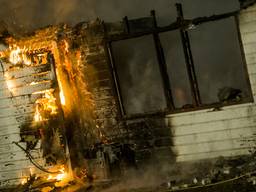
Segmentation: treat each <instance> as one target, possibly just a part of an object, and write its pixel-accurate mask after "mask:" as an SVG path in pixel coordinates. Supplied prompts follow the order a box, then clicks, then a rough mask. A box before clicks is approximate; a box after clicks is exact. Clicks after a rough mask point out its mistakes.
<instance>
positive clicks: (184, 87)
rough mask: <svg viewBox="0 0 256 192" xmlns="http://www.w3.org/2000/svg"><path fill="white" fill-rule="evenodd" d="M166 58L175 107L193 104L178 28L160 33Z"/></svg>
mask: <svg viewBox="0 0 256 192" xmlns="http://www.w3.org/2000/svg"><path fill="white" fill-rule="evenodd" d="M159 36H160V40H161V44H162V47H163V51H164V56H165V60H166V66H167V73H168V75H169V79H170V84H171V89H172V94H173V102H174V106H175V108H187V107H191V106H192V95H191V89H190V85H189V79H188V74H187V70H186V62H185V58H184V52H183V48H182V43H181V37H180V32H179V31H178V30H175V31H169V32H165V33H161V34H159Z"/></svg>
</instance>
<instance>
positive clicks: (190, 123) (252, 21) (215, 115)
mask: <svg viewBox="0 0 256 192" xmlns="http://www.w3.org/2000/svg"><path fill="white" fill-rule="evenodd" d="M239 22H240V24H239V26H240V31H241V35H242V42H243V46H244V51H245V57H246V62H247V66H248V73H249V78H250V82H251V85H252V90H253V95H254V100H256V5H255V6H252V7H250V8H248V9H246V10H243V11H242V12H241V13H240V16H239ZM166 122H167V124H168V125H169V127H170V129H171V131H172V135H173V141H174V146H173V150H174V151H175V152H176V154H177V162H181V161H194V160H199V159H208V158H215V157H219V156H237V155H243V154H248V153H249V149H250V148H251V145H249V144H244V142H243V141H242V140H243V139H245V138H248V139H249V138H251V137H253V134H255V133H256V104H255V103H247V104H241V105H234V106H228V107H223V109H222V110H221V111H212V109H207V110H200V111H195V112H187V113H180V114H173V115H168V116H167V117H166Z"/></svg>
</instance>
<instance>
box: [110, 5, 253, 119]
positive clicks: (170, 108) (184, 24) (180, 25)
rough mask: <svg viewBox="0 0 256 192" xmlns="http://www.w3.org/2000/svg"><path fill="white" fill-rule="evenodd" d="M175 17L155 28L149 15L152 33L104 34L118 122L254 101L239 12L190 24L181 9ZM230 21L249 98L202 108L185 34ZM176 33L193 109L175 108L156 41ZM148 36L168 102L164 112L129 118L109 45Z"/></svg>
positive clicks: (205, 18)
mask: <svg viewBox="0 0 256 192" xmlns="http://www.w3.org/2000/svg"><path fill="white" fill-rule="evenodd" d="M177 9H179V7H177ZM178 13H179V14H178V18H177V21H176V22H175V23H173V24H171V25H169V26H165V27H158V26H157V21H156V17H155V13H154V11H152V12H151V17H152V19H153V27H152V28H151V29H145V31H141V32H136V33H131V32H130V31H129V30H126V32H125V33H122V34H119V35H108V34H107V33H106V34H105V48H106V52H107V56H108V61H109V66H110V69H111V74H112V78H113V85H114V87H115V93H116V96H117V102H118V103H119V111H120V113H121V118H123V119H136V118H142V117H150V116H159V115H162V116H165V115H169V114H175V113H182V112H189V111H198V110H203V109H210V108H216V109H218V108H221V107H224V106H231V105H239V104H244V103H250V102H253V101H254V98H253V93H252V88H251V83H250V79H249V73H248V68H247V63H246V58H245V52H244V47H243V42H242V38H241V31H240V28H239V18H238V15H239V12H238V11H236V12H230V13H225V14H221V15H213V16H210V17H204V18H195V19H192V20H184V18H183V13H182V9H181V7H180V10H178ZM230 17H234V20H235V23H236V32H237V35H238V41H239V45H240V54H241V59H242V65H243V66H242V67H243V71H244V73H245V74H244V75H245V78H246V79H245V80H246V82H247V85H248V88H249V97H248V98H246V99H244V100H242V101H234V102H228V103H221V102H216V103H211V104H202V102H201V98H200V90H199V88H198V82H197V78H196V74H195V69H194V62H193V53H192V51H191V48H190V41H189V35H188V30H189V28H190V27H191V25H200V24H202V23H206V22H211V21H217V20H222V19H226V18H230ZM124 24H125V25H126V26H125V28H126V29H129V22H128V19H127V17H125V19H124ZM177 29H179V30H180V34H181V43H182V46H183V49H184V54H185V60H186V65H187V69H186V72H187V73H188V76H189V82H190V88H191V94H192V101H193V105H194V107H191V108H175V105H174V101H173V96H172V89H171V81H170V78H169V75H168V72H167V65H166V60H165V55H164V50H163V47H162V45H161V41H160V37H159V35H160V34H161V33H164V32H171V31H174V30H177ZM148 35H152V38H153V40H154V44H155V51H156V55H157V59H158V67H159V69H160V75H161V78H162V83H163V88H164V91H165V92H164V93H165V98H166V102H167V108H166V109H164V110H160V111H155V112H152V113H134V114H130V115H128V114H127V113H126V111H125V106H124V105H123V98H122V93H121V89H122V88H121V86H120V84H119V77H118V76H119V75H118V72H117V69H116V62H115V59H114V55H113V49H112V43H113V42H116V41H122V40H129V39H133V38H138V37H143V36H148Z"/></svg>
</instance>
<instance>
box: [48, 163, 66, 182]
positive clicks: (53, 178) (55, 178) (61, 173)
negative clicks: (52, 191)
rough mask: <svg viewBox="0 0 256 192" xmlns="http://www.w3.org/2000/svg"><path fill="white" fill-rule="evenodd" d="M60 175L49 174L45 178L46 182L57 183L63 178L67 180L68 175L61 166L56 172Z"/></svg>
mask: <svg viewBox="0 0 256 192" xmlns="http://www.w3.org/2000/svg"><path fill="white" fill-rule="evenodd" d="M58 171H59V172H60V173H59V174H55V175H54V174H50V175H49V176H48V178H47V180H48V181H49V180H57V181H62V180H64V179H65V178H67V176H68V174H67V173H66V172H65V167H64V166H61V168H60V169H59V170H58Z"/></svg>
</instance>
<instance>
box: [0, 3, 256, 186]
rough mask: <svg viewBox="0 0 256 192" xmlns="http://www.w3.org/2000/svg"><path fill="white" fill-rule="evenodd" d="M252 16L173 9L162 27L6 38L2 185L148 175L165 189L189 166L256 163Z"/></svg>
mask: <svg viewBox="0 0 256 192" xmlns="http://www.w3.org/2000/svg"><path fill="white" fill-rule="evenodd" d="M255 10H256V8H255V4H254V1H241V10H238V11H234V12H229V13H225V14H221V15H213V16H209V17H200V18H194V19H190V20H187V19H184V16H183V12H182V7H181V5H179V4H178V5H177V13H178V17H177V21H176V22H174V23H172V24H170V25H168V26H165V27H159V26H158V25H157V21H156V17H155V12H154V11H152V12H151V16H150V17H145V18H140V19H134V20H129V19H128V18H127V17H125V18H124V19H123V21H122V22H119V23H104V22H103V21H101V20H96V21H93V22H82V23H79V24H77V25H76V26H74V27H69V26H67V25H65V24H63V25H57V26H50V27H46V28H43V29H39V30H37V31H35V32H34V33H33V34H27V35H25V36H23V37H14V36H12V35H9V34H8V31H4V30H2V36H1V37H2V44H1V53H0V57H1V62H0V64H1V69H0V70H1V91H0V107H1V110H0V122H1V124H0V137H1V139H0V154H1V155H0V162H1V163H0V166H1V168H2V169H1V171H0V186H1V187H2V188H6V187H10V186H16V185H19V184H24V185H26V184H25V183H29V184H30V182H31V178H32V176H33V175H36V177H40V178H44V179H43V180H45V181H54V182H55V181H60V180H63V179H65V178H66V179H67V180H72V179H80V180H82V181H83V182H91V181H92V180H97V181H103V180H104V181H105V180H110V179H112V180H114V179H118V178H120V177H128V176H129V175H132V174H133V172H139V173H141V172H144V173H145V172H146V170H148V169H150V170H151V171H153V172H154V171H156V170H158V173H159V175H158V174H156V175H157V176H159V178H161V179H160V180H161V181H163V177H164V178H165V180H164V181H166V182H167V180H168V179H167V178H169V179H170V180H171V179H172V177H173V175H175V177H177V175H179V176H180V177H181V178H183V176H184V174H182V171H183V170H184V169H185V167H186V168H187V167H188V166H189V167H191V164H197V163H200V165H202V164H207V165H209V163H208V162H209V161H210V162H213V161H216V159H217V158H218V157H220V156H222V157H224V158H227V159H230V158H231V159H234V158H240V157H244V156H245V155H248V154H251V153H252V152H251V151H252V150H253V149H255V145H254V135H255V130H254V129H255V117H254V116H255V102H254V100H255V98H254V95H255V93H254V89H255V88H254V84H255V82H254V81H255V77H254V76H255V72H254V70H255V69H254V67H255V66H254V63H255V51H254V49H255V45H254V44H255V42H254V41H255V40H254V39H255V38H254V35H255V21H254V17H252V16H253V15H254V14H255ZM222 26H225V28H223V29H220V28H221V27H222ZM216 36H217V38H216V39H217V40H216V41H215V47H213V46H211V42H212V41H211V38H213V37H214V38H215V37H216ZM227 38H229V42H230V43H229V44H225V43H223V42H224V41H225V39H227ZM173 41H175V42H179V45H180V46H175V47H174V46H173V45H172V44H171V43H170V42H173ZM195 42H197V43H199V44H200V46H195ZM217 74H218V75H217ZM156 162H159V163H156ZM193 167H196V166H193ZM194 169H195V168H194ZM189 170H190V169H189ZM192 172H193V173H192ZM197 172H200V171H198V170H193V171H191V173H188V174H187V175H186V176H189V177H190V175H196V174H197ZM135 175H136V174H135ZM199 175H200V173H199ZM236 176H237V175H236ZM205 180H207V179H205ZM161 181H156V183H158V182H161Z"/></svg>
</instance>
